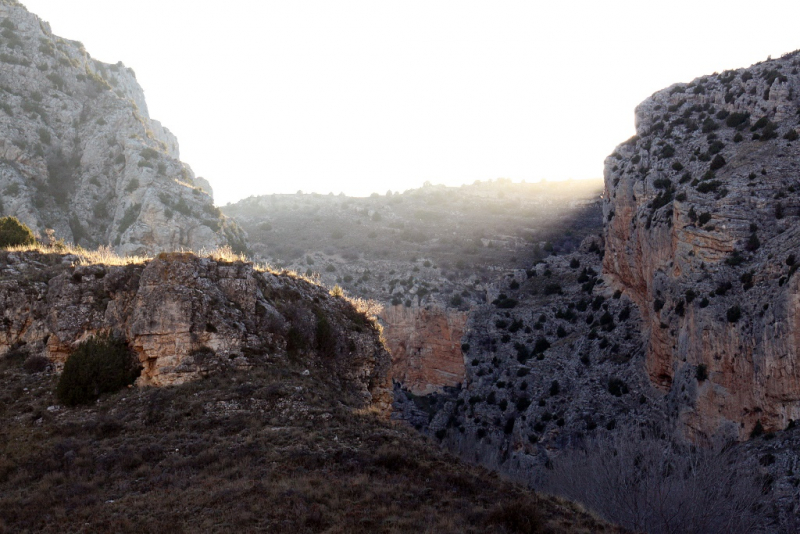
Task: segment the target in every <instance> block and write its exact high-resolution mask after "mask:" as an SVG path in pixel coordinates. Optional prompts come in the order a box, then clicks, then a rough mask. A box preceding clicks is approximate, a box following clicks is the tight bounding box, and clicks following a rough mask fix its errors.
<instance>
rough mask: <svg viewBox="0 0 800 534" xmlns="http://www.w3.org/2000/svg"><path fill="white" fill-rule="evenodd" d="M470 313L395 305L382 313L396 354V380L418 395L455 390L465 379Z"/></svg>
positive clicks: (387, 333) (393, 375) (391, 345)
mask: <svg viewBox="0 0 800 534" xmlns="http://www.w3.org/2000/svg"><path fill="white" fill-rule="evenodd" d="M467 316H468V314H467V313H466V312H462V311H458V310H453V309H447V308H441V307H437V306H430V307H427V308H419V307H413V308H407V307H405V306H391V307H389V308H387V309H386V310H384V311H383V313H381V320H382V321H383V322H384V323H385V325H384V337H385V338H386V345H387V347H388V348H389V351H390V352H391V354H392V368H391V371H390V375H391V377H392V379H393V380H396V381H397V382H400V383H401V384H403V387H404V388H406V389H408V390H409V391H411V392H412V393H414V394H417V395H427V394H429V393H435V392H439V391H442V389H443V388H444V387H455V386H457V385H459V384H462V383H463V382H464V379H465V375H466V370H465V368H464V355H463V354H462V352H461V338H462V336H463V335H464V328H465V326H466V322H467Z"/></svg>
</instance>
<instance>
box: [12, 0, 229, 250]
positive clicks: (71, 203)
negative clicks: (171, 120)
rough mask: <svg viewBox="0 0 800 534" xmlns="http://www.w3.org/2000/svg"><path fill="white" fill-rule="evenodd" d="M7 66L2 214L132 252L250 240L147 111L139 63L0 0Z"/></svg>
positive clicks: (73, 237) (37, 227) (65, 235)
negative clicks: (90, 48) (102, 56)
mask: <svg viewBox="0 0 800 534" xmlns="http://www.w3.org/2000/svg"><path fill="white" fill-rule="evenodd" d="M0 71H2V78H0V193H2V197H1V200H2V201H1V202H0V214H2V215H14V216H16V217H18V218H19V219H21V220H22V221H23V222H25V223H26V224H28V225H29V226H30V227H31V228H33V229H34V230H36V231H38V232H39V233H40V234H41V235H44V231H45V229H46V228H52V229H54V230H55V234H56V237H57V238H61V239H64V240H65V241H67V242H74V243H76V244H80V245H83V246H86V247H96V246H98V245H109V246H114V247H115V248H116V250H117V251H118V252H120V253H122V254H153V253H155V252H158V251H161V250H176V249H180V248H184V249H194V250H199V249H201V248H203V247H207V248H214V247H218V246H222V245H226V244H230V245H232V246H233V247H234V248H238V249H241V248H243V247H244V241H243V239H244V237H243V233H242V231H241V230H240V229H239V227H238V226H237V225H236V224H235V223H233V222H232V221H230V220H228V219H227V218H225V217H224V216H222V214H221V213H220V212H219V210H218V209H217V208H216V207H214V205H213V201H212V198H211V191H210V188H205V189H204V188H203V184H205V183H206V182H204V181H196V179H195V177H194V174H193V173H192V171H191V169H190V168H189V167H188V166H187V165H186V164H184V163H182V162H181V161H180V159H179V158H180V154H179V150H178V141H177V139H176V138H175V136H174V135H173V134H172V133H171V132H170V131H169V130H167V129H166V128H165V127H163V126H162V125H161V124H160V123H159V122H158V121H156V120H153V119H151V118H150V117H149V115H148V110H147V104H146V103H145V100H144V93H143V91H142V88H141V87H140V86H139V84H138V83H137V81H136V76H135V74H134V72H133V70H131V69H129V68H127V67H125V66H124V65H123V64H122V63H117V64H115V65H109V64H105V63H102V62H99V61H97V60H95V59H93V58H92V57H91V56H90V55H89V54H88V52H87V51H86V50H85V49H84V47H83V45H82V44H81V43H79V42H75V41H69V40H66V39H62V38H60V37H57V36H55V35H53V33H52V32H51V31H50V27H49V25H48V24H47V23H45V22H43V21H41V20H40V19H39V18H38V17H36V16H35V15H33V14H31V13H29V12H28V11H27V10H26V9H25V8H24V7H23V6H22V5H20V4H19V3H17V2H15V1H12V0H0Z"/></svg>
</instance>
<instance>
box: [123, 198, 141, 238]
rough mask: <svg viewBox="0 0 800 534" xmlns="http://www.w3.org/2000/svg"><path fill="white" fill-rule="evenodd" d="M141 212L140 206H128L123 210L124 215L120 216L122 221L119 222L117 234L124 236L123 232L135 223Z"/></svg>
mask: <svg viewBox="0 0 800 534" xmlns="http://www.w3.org/2000/svg"><path fill="white" fill-rule="evenodd" d="M141 211H142V205H141V204H133V205H132V206H128V209H126V210H125V213H124V214H123V215H122V220H120V221H119V233H120V234H124V233H125V230H127V229H128V228H130V226H131V225H132V224H133V223H134V222H136V219H138V218H139V213H140V212H141Z"/></svg>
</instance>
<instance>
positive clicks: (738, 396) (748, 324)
mask: <svg viewBox="0 0 800 534" xmlns="http://www.w3.org/2000/svg"><path fill="white" fill-rule="evenodd" d="M798 67H800V58H798V55H797V53H792V54H789V55H786V56H784V57H782V58H780V59H776V60H770V61H766V62H763V63H759V64H756V65H754V66H752V67H750V68H747V69H739V70H735V71H725V72H723V73H721V74H714V75H711V76H704V77H701V78H698V79H696V80H694V81H693V82H691V83H688V84H676V85H673V86H672V87H670V88H667V89H665V90H663V91H659V92H658V93H655V94H654V95H653V96H651V97H650V98H648V99H647V100H645V101H644V102H643V103H642V104H641V105H639V107H638V108H637V109H636V130H637V135H636V136H634V137H633V138H631V139H630V140H628V141H626V142H625V143H623V144H622V145H620V146H619V147H617V149H616V150H615V152H614V153H613V154H612V155H611V156H610V157H609V158H607V159H606V163H605V180H606V193H605V204H604V216H605V220H606V226H605V240H606V254H605V258H604V264H603V265H604V271H605V274H606V275H607V276H608V278H609V280H610V281H611V283H612V284H613V285H614V286H615V287H617V288H619V289H621V290H622V291H623V292H624V294H625V295H627V296H628V297H630V298H631V299H632V300H633V301H635V302H636V303H637V304H638V306H639V308H640V309H641V311H642V315H643V320H644V324H645V326H646V333H647V339H648V343H647V356H646V361H647V371H648V373H649V375H650V379H651V380H652V382H653V383H655V384H657V385H658V386H659V387H660V388H662V389H663V390H664V391H666V392H669V393H670V395H671V396H672V397H673V398H674V399H675V400H676V401H678V402H677V405H678V406H679V407H676V408H675V413H674V415H675V416H677V417H679V418H680V419H681V420H682V421H683V423H684V424H685V425H686V428H687V434H688V435H690V436H696V437H701V436H710V435H714V434H723V435H725V436H729V437H736V438H739V439H744V438H747V437H748V436H749V435H750V434H751V432H752V431H753V429H755V428H764V429H766V430H780V429H783V428H786V426H787V425H788V424H789V423H790V421H792V420H797V419H800V354H798V349H800V322H798V321H799V319H798V317H800V307H799V306H800V286H799V285H798V284H800V278H798V277H797V276H795V272H796V270H797V268H798V266H799V265H800V263H798V261H800V229H799V228H800V226H798V222H800V212H799V211H798V210H800V197H799V196H798V193H799V192H800V181H798V171H800V141H798V138H799V137H800V135H798V128H799V126H800V124H798V119H799V116H800V104H799V103H798V100H797V97H798V94H800V75H799V74H798Z"/></svg>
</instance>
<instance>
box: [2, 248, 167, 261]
mask: <svg viewBox="0 0 800 534" xmlns="http://www.w3.org/2000/svg"><path fill="white" fill-rule="evenodd" d="M2 250H7V251H8V252H39V253H40V254H71V255H73V256H77V257H78V260H77V262H76V263H78V264H82V265H91V264H96V263H101V264H104V265H131V264H141V263H145V262H146V261H149V260H151V259H152V258H150V257H147V256H120V255H118V254H117V253H116V252H114V249H112V248H110V247H104V246H101V247H99V248H98V249H97V250H86V249H85V248H83V247H79V246H75V245H63V244H59V245H55V246H52V247H48V246H45V245H41V244H38V243H37V244H34V245H20V246H15V247H7V248H4V249H2Z"/></svg>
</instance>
